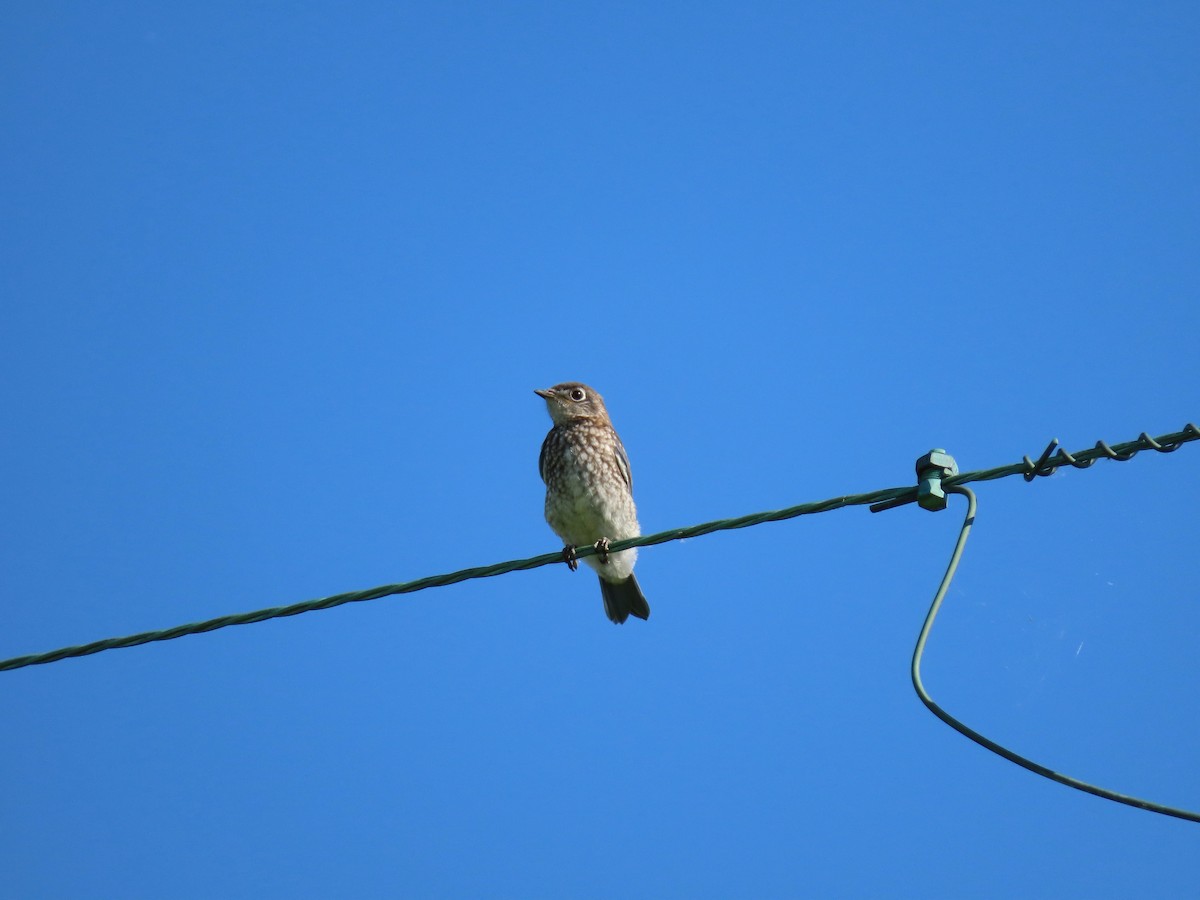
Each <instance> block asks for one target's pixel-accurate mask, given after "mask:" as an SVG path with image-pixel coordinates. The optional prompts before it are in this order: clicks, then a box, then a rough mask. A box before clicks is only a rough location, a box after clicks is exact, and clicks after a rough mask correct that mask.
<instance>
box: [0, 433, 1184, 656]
mask: <svg viewBox="0 0 1200 900" xmlns="http://www.w3.org/2000/svg"><path fill="white" fill-rule="evenodd" d="M1195 440H1200V429H1198V428H1197V427H1196V426H1195V425H1193V424H1190V423H1189V424H1188V425H1186V426H1185V427H1184V429H1183V431H1180V432H1175V433H1173V434H1165V435H1161V436H1159V437H1158V438H1151V437H1149V436H1148V435H1147V434H1146V433H1145V432H1143V433H1142V434H1141V435H1140V436H1139V437H1138V438H1137V440H1135V441H1129V442H1128V443H1124V444H1117V445H1116V446H1115V447H1111V448H1110V447H1109V446H1108V444H1105V443H1104V442H1103V441H1098V442H1097V443H1096V446H1095V447H1094V448H1092V449H1090V450H1084V451H1081V452H1079V453H1076V454H1074V455H1072V454H1069V453H1067V452H1066V451H1064V450H1060V451H1059V453H1058V455H1057V456H1054V457H1050V456H1049V452H1050V450H1052V449H1053V448H1054V447H1056V446H1057V445H1058V442H1057V440H1055V441H1052V442H1051V445H1052V446H1051V448H1049V449H1048V450H1047V452H1046V453H1045V454H1043V458H1042V459H1041V460H1039V462H1038V463H1037V464H1034V463H1033V462H1032V461H1031V460H1030V459H1029V457H1028V456H1026V457H1025V458H1024V460H1023V461H1022V462H1019V463H1015V464H1013V465H1008V466H1000V467H998V468H995V469H984V470H982V471H978V472H968V473H966V474H964V475H953V476H951V477H949V478H946V479H945V480H944V482H943V484H944V485H946V487H947V488H948V487H949V486H950V485H961V484H966V483H967V482H970V481H991V480H994V479H997V478H1005V477H1007V476H1009V475H1030V474H1032V475H1034V476H1037V475H1048V474H1050V472H1052V471H1053V470H1054V469H1055V468H1057V467H1058V466H1059V465H1067V464H1069V465H1073V466H1076V467H1078V468H1087V467H1088V466H1090V465H1091V464H1092V463H1093V462H1094V461H1095V460H1097V459H1101V458H1107V459H1115V460H1118V461H1125V460H1128V459H1132V458H1133V457H1134V456H1135V455H1137V453H1139V452H1140V451H1142V450H1155V451H1157V452H1159V453H1170V452H1172V451H1174V450H1177V449H1178V448H1179V447H1180V446H1182V445H1183V444H1185V443H1188V442H1189V441H1195ZM917 500H918V489H917V488H915V487H897V488H885V489H883V490H878V491H871V492H870V493H866V494H851V495H848V496H844V497H833V498H831V499H829V500H820V501H817V502H813V503H801V504H799V505H798V506H789V507H787V508H786V509H777V510H770V511H767V512H759V513H753V514H751V515H747V516H740V517H738V518H733V519H718V520H716V521H713V522H705V523H703V524H700V525H692V526H689V527H687V528H673V529H670V530H668V531H660V532H658V533H657V534H650V535H643V536H642V537H636V538H629V539H627V540H623V541H613V542H612V544H611V545H610V546H609V552H617V551H620V550H626V549H628V548H630V547H645V546H650V545H652V544H663V543H666V542H667V541H679V540H683V539H685V538H692V537H699V536H700V535H702V534H711V533H712V532H714V531H728V530H730V529H734V528H749V527H751V526H753V525H761V524H763V523H764V522H779V521H782V520H784V519H794V518H796V517H797V516H805V515H814V514H816V513H822V512H828V511H830V510H833V509H841V508H843V507H846V506H862V505H866V504H875V505H876V506H878V507H881V508H882V507H887V508H890V507H891V506H894V505H900V504H904V503H909V502H914V501H917ZM943 506H944V503H943ZM595 552H596V550H595V548H594V547H580V548H579V549H578V550H577V552H576V555H577V556H578V557H580V558H582V557H585V556H590V555H591V554H593V553H595ZM559 562H562V553H561V552H555V553H544V554H542V555H541V556H533V557H530V558H529V559H515V560H509V561H508V562H501V563H495V564H493V565H490V566H477V567H475V568H471V569H462V570H460V571H458V572H450V573H448V574H445V575H431V576H429V577H427V578H419V579H417V580H416V581H406V582H402V583H400V584H387V585H382V586H381V587H376V588H369V589H367V590H363V591H351V592H349V593H345V594H334V595H333V596H330V597H322V598H321V599H319V600H306V601H304V602H301V603H294V604H292V605H290V606H275V607H270V608H267V609H259V610H255V611H254V612H247V613H238V614H235V615H228V616H220V617H219V618H216V619H206V620H205V621H203V622H193V623H191V624H188V625H177V626H175V627H174V628H167V629H163V630H161V631H144V632H141V633H140V634H131V635H127V636H125V637H114V638H106V639H104V640H100V641H92V642H91V643H88V644H79V645H77V646H72V647H62V648H60V649H58V650H50V651H48V652H46V653H33V654H30V655H28V656H15V657H13V658H11V659H5V660H0V672H4V671H11V670H13V669H21V668H24V667H26V666H39V665H45V664H47V663H52V662H58V661H59V660H62V659H69V658H74V657H78V656H90V655H92V654H95V653H102V652H103V651H105V650H117V649H121V648H123V647H137V646H139V645H141V644H149V643H153V642H155V641H170V640H174V639H176V638H181V637H185V636H187V635H190V634H204V633H205V632H209V631H216V630H218V629H220V628H228V627H229V626H231V625H250V624H252V623H254V622H264V621H266V620H267V619H279V618H283V617H285V616H297V615H300V614H301V613H306V612H313V611H315V610H318V609H332V608H333V607H335V606H342V605H343V604H346V603H360V602H362V601H364V600H378V599H379V598H380V597H388V596H391V595H393V594H411V593H414V592H416V591H423V590H425V589H427V588H434V587H444V586H446V585H448V584H457V583H458V582H460V581H468V580H470V579H473V578H490V577H491V576H493V575H505V574H507V573H509V572H516V571H520V570H523V569H536V568H538V567H539V566H547V565H550V564H551V563H559Z"/></svg>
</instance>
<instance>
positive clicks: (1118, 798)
mask: <svg viewBox="0 0 1200 900" xmlns="http://www.w3.org/2000/svg"><path fill="white" fill-rule="evenodd" d="M946 493H947V494H962V495H963V496H964V497H966V498H967V514H966V516H965V517H964V518H963V525H962V530H961V531H960V532H959V534H958V540H957V541H956V542H955V544H954V552H953V553H951V554H950V562H949V564H948V565H947V566H946V574H945V575H943V576H942V582H941V584H939V585H938V589H937V593H935V594H934V596H933V603H932V604H931V605H930V607H929V614H928V615H926V616H925V624H924V625H922V626H921V633H920V635H919V636H918V637H917V645H916V648H915V649H914V650H913V657H912V683H913V687H914V688H915V689H916V692H917V696H918V697H920V698H921V702H922V703H924V704H925V705H926V706H927V707H928V708H929V711H930V712H932V713H933V714H934V715H935V716H937V717H938V718H939V719H941V720H942V721H943V722H945V723H946V724H947V725H949V726H950V727H951V728H953V729H954V730H955V731H957V732H958V733H959V734H961V735H963V736H965V737H968V738H970V739H971V740H973V741H974V742H975V743H977V744H979V746H981V747H984V748H986V749H988V750H991V751H992V752H993V753H995V754H997V755H999V756H1002V757H1004V758H1005V759H1007V760H1008V761H1009V762H1012V763H1016V764H1017V765H1018V766H1021V767H1022V768H1024V769H1028V770H1029V771H1030V772H1034V773H1035V774H1038V775H1041V776H1042V777H1044V778H1049V779H1050V780H1051V781H1057V782H1058V783H1059V784H1065V785H1066V786H1067V787H1071V788H1075V789H1076V790H1079V791H1085V792H1086V793H1089V794H1094V795H1096V796H1097V797H1103V798H1104V799H1105V800H1112V801H1114V802H1116V803H1124V804H1125V805H1126V806H1135V807H1137V808H1138V809H1145V810H1148V811H1150V812H1156V813H1161V814H1162V815H1164V816H1174V817H1175V818H1177V819H1186V820H1188V821H1189V822H1200V813H1195V812H1191V811H1190V810H1186V809H1177V808H1175V807H1173V806H1163V805H1162V804H1161V803H1152V802H1151V801H1149V800H1142V799H1141V798H1139V797H1130V796H1129V795H1127V794H1118V793H1117V792H1116V791H1110V790H1108V789H1107V788H1102V787H1097V786H1096V785H1094V784H1088V783H1087V782H1086V781H1080V780H1079V779H1078V778H1072V777H1071V776H1069V775H1063V774H1062V773H1061V772H1055V771H1054V770H1053V769H1049V768H1047V767H1046V766H1043V765H1041V764H1040V763H1036V762H1034V761H1033V760H1030V759H1026V758H1025V757H1024V756H1021V755H1020V754H1019V753H1014V752H1013V751H1012V750H1009V749H1008V748H1007V747H1003V746H1001V745H1000V744H997V743H996V742H995V741H993V740H991V739H989V738H986V737H984V736H983V735H982V734H980V733H979V732H978V731H975V730H974V729H972V728H970V727H968V726H966V725H964V724H963V723H962V722H960V721H959V720H958V719H956V718H954V716H952V715H950V713H948V712H946V711H945V710H944V709H942V708H941V707H940V706H938V704H937V703H936V702H935V701H934V699H933V698H932V697H930V696H929V693H928V691H926V690H925V685H924V684H923V683H922V681H921V660H922V658H923V657H924V655H925V645H926V643H927V642H928V641H929V632H930V631H931V630H932V629H933V621H934V619H936V618H937V614H938V611H939V610H940V609H941V607H942V600H944V599H945V597H946V591H947V590H948V589H949V587H950V582H951V581H953V580H954V573H955V572H956V571H957V570H958V562H959V560H960V559H961V558H962V552H963V547H965V546H966V543H967V536H968V535H969V534H970V533H971V526H972V525H974V524H975V510H976V503H975V494H974V493H973V492H972V491H971V489H970V488H965V487H959V486H953V485H952V486H947V487H946Z"/></svg>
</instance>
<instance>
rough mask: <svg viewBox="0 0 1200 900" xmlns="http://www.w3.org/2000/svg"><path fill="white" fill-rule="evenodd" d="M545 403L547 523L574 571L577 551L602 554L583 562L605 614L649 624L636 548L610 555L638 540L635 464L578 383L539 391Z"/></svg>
mask: <svg viewBox="0 0 1200 900" xmlns="http://www.w3.org/2000/svg"><path fill="white" fill-rule="evenodd" d="M534 393H536V394H537V395H538V396H539V397H541V398H543V399H544V400H545V401H546V407H547V408H548V409H549V411H550V418H551V419H553V420H554V427H553V428H551V429H550V433H549V434H547V435H546V440H545V441H543V442H542V453H541V455H540V456H539V457H538V470H539V471H540V472H541V473H542V481H544V482H546V521H547V522H549V523H550V527H551V528H553V529H554V533H555V534H557V535H558V536H559V537H560V538H562V539H563V543H564V544H566V547H565V548H564V549H563V558H564V559H565V560H566V561H567V565H569V566H570V567H571V570H572V571H574V570H575V569H576V568H578V563H576V562H575V548H576V547H580V546H584V545H587V544H592V545H594V546H595V547H596V549H597V550H598V551H599V552H598V553H597V554H596V555H595V556H588V557H586V558H585V559H584V562H586V563H587V564H588V565H589V566H591V567H592V568H593V569H595V570H596V571H597V572H598V573H599V574H600V593H601V595H602V596H603V597H604V611H605V613H607V614H608V617H609V618H610V619H612V621H614V622H616V623H617V624H618V625H619V624H621V623H623V622H624V621H625V620H626V619H627V618H629V616H630V615H634V616H637V617H638V618H639V619H648V618H650V604H648V603H647V602H646V598H645V597H644V596H642V589H641V588H640V587H639V586H638V583H637V579H636V578H634V577H633V564H634V563H635V562H636V561H637V548H636V547H631V548H630V549H628V550H622V551H621V552H620V553H612V554H610V553H608V543H609V541H620V540H624V539H626V538H631V537H637V536H638V535H640V534H641V533H642V531H641V528H639V527H638V521H637V508H636V507H635V506H634V505H633V477H632V476H631V475H630V473H629V457H628V456H626V455H625V448H624V446H622V444H621V439H620V438H619V437H617V433H616V432H615V431H614V430H613V427H612V422H611V421H609V418H608V410H606V409H605V408H604V399H603V398H602V397H601V396H600V395H599V394H598V393H596V392H595V391H594V390H592V389H591V388H590V387H588V386H587V385H586V384H579V383H578V382H576V381H568V382H564V383H563V384H556V385H555V386H554V387H552V388H550V389H549V390H539V391H534Z"/></svg>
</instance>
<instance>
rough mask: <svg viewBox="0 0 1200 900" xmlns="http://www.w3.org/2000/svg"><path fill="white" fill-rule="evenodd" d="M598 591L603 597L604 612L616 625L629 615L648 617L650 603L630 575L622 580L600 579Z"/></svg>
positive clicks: (622, 622)
mask: <svg viewBox="0 0 1200 900" xmlns="http://www.w3.org/2000/svg"><path fill="white" fill-rule="evenodd" d="M600 593H601V595H603V597H604V612H605V613H606V614H607V615H608V617H609V618H610V619H612V621H614V622H616V623H617V624H618V625H622V624H624V622H625V620H626V619H628V618H629V617H630V616H631V615H632V616H637V617H638V618H639V619H648V618H650V604H649V603H647V602H646V598H645V597H644V596H643V595H642V588H641V586H640V585H639V584H638V582H637V579H636V578H634V577H633V576H632V575H630V576H629V577H628V578H626V579H625V580H624V581H605V580H604V579H603V578H601V579H600Z"/></svg>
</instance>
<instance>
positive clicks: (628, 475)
mask: <svg viewBox="0 0 1200 900" xmlns="http://www.w3.org/2000/svg"><path fill="white" fill-rule="evenodd" d="M613 439H614V440H615V441H616V443H617V471H618V472H620V473H621V480H622V481H624V482H625V486H626V487H628V488H629V490H630V492H632V491H633V472H632V471H631V470H630V468H629V454H627V453H626V452H625V445H624V444H622V443H621V439H620V438H619V437H617V434H616V432H613Z"/></svg>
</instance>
